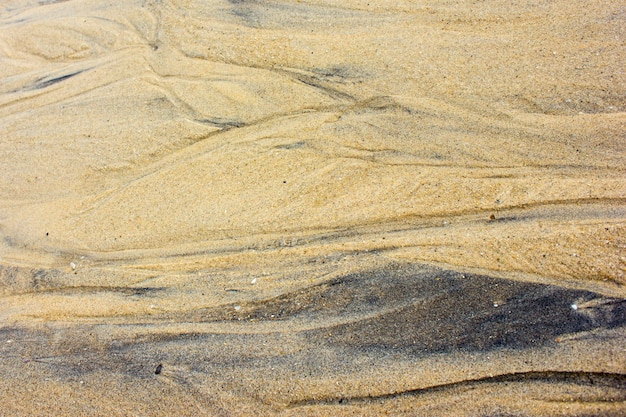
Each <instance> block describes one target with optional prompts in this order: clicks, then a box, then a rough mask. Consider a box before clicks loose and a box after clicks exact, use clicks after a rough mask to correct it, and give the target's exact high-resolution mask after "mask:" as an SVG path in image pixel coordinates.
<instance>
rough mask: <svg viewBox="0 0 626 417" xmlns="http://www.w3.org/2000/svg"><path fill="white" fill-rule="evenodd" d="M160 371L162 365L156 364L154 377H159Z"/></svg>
mask: <svg viewBox="0 0 626 417" xmlns="http://www.w3.org/2000/svg"><path fill="white" fill-rule="evenodd" d="M162 370H163V365H161V364H158V365H157V367H156V369H155V370H154V373H155V375H159V374H160V373H161V371H162Z"/></svg>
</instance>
